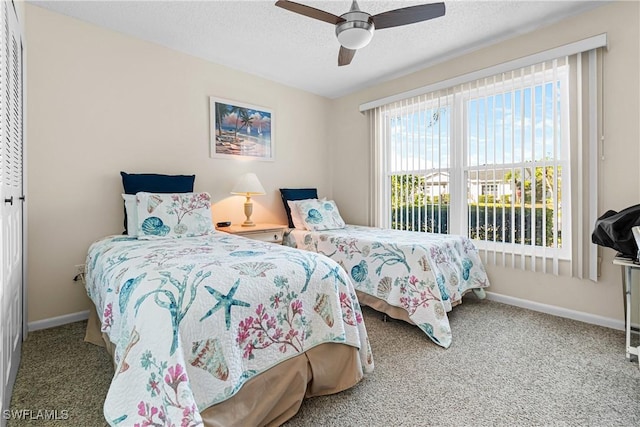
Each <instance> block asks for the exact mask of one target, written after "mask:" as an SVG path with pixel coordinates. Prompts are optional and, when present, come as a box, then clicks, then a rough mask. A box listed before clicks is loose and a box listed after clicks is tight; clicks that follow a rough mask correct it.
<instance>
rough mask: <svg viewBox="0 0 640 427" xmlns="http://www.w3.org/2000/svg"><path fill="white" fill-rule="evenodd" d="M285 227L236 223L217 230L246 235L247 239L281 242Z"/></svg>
mask: <svg viewBox="0 0 640 427" xmlns="http://www.w3.org/2000/svg"><path fill="white" fill-rule="evenodd" d="M286 229H287V226H286V225H281V224H256V225H255V226H254V227H243V226H241V225H237V224H236V225H230V226H229V227H222V228H218V229H217V230H218V231H223V232H225V233H229V234H235V235H236V236H242V237H246V238H247V239H254V240H260V241H262V242H270V243H278V244H282V237H283V235H284V231H285V230H286Z"/></svg>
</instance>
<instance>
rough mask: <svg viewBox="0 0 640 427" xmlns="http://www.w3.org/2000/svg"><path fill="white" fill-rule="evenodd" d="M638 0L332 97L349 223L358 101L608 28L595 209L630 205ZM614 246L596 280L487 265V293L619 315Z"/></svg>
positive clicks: (361, 129)
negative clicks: (600, 188)
mask: <svg viewBox="0 0 640 427" xmlns="http://www.w3.org/2000/svg"><path fill="white" fill-rule="evenodd" d="M639 6H640V4H639V3H638V2H617V3H613V4H611V5H606V6H602V7H600V8H597V9H595V10H593V11H591V12H587V13H585V14H583V15H580V16H577V17H573V18H570V19H568V20H565V21H563V22H561V23H558V24H555V25H553V26H549V27H546V28H543V29H541V30H538V31H535V32H533V33H530V34H526V35H523V36H520V37H516V38H514V39H511V40H508V41H506V42H502V43H499V44H497V45H494V46H491V47H488V48H485V49H482V50H479V51H476V52H473V53H471V54H468V55H464V56H462V57H459V58H456V59H453V60H451V61H448V62H446V63H442V64H438V65H436V66H433V67H430V68H426V69H424V70H421V71H419V72H416V73H414V74H411V75H408V76H406V77H402V78H399V79H396V80H393V81H390V82H387V83H385V84H382V85H379V86H376V87H373V88H370V89H367V90H363V91H360V92H358V93H355V94H352V95H350V96H347V97H344V98H341V99H338V100H335V101H334V102H333V104H332V107H331V112H330V120H331V123H332V126H331V129H330V135H329V136H330V139H329V140H330V141H331V142H332V147H331V154H332V155H331V158H332V162H333V173H332V178H333V189H334V191H333V197H334V199H335V200H336V201H337V204H338V206H340V212H341V214H342V215H343V216H344V217H345V220H346V221H347V222H348V223H355V224H367V223H368V217H367V209H366V207H367V206H368V203H369V193H370V187H369V181H370V179H369V174H370V170H369V167H368V165H367V163H366V162H354V161H352V159H354V158H359V157H365V158H368V156H369V154H370V151H369V139H368V128H367V119H366V118H365V116H364V115H362V114H360V113H359V112H358V106H359V105H360V104H362V103H364V102H368V101H372V100H375V99H379V98H383V97H385V96H390V95H393V94H396V93H400V92H404V91H407V90H411V89H415V88H418V87H421V86H425V85H427V84H430V83H435V82H438V81H441V80H444V79H447V78H450V77H454V76H458V75H461V74H465V73H469V72H472V71H475V70H479V69H482V68H485V67H488V66H491V65H494V64H497V63H501V62H505V61H508V60H511V59H516V58H519V57H522V56H525V55H529V54H533V53H536V52H540V51H542V50H545V49H549V48H553V47H557V46H560V45H562V44H566V43H570V42H574V41H577V40H580V39H583V38H587V37H590V36H594V35H597V34H601V33H605V32H606V33H607V35H608V40H609V50H608V52H607V54H606V57H605V62H606V70H605V79H604V90H605V105H604V111H605V114H606V149H605V154H606V159H605V160H604V161H603V162H601V163H600V167H601V171H602V174H601V179H602V185H603V188H604V191H603V194H602V197H601V202H600V212H604V211H605V210H607V209H614V210H620V209H622V208H625V207H627V206H629V205H632V204H636V203H638V201H639V195H640V172H639V171H640V168H639V167H638V161H639V159H640V149H639V147H640V131H639V123H640V105H639V102H640V84H639V80H640V67H639V56H640V45H639V43H640V42H639V40H640V7H639ZM613 255H614V251H613V250H611V249H605V250H604V251H603V261H602V278H601V280H600V282H599V283H593V282H590V281H588V280H578V279H570V278H566V277H554V276H552V275H542V274H539V273H538V274H536V273H531V272H523V271H520V270H514V269H511V268H501V267H496V266H488V272H489V277H490V280H491V283H492V286H491V288H490V291H492V292H495V293H498V294H502V295H506V296H511V297H517V298H522V299H526V300H530V301H534V302H538V303H542V304H550V305H555V306H559V307H563V308H566V309H570V310H577V311H581V312H586V313H589V314H593V315H597V316H604V317H607V318H614V319H619V320H622V318H623V306H622V291H621V282H620V281H621V275H620V270H619V268H617V267H614V266H612V264H611V260H612V258H613Z"/></svg>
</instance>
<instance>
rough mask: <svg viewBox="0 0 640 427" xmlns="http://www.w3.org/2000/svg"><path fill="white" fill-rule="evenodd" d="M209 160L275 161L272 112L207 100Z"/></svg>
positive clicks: (261, 108) (213, 98) (251, 106)
mask: <svg viewBox="0 0 640 427" xmlns="http://www.w3.org/2000/svg"><path fill="white" fill-rule="evenodd" d="M209 105H210V114H211V142H210V144H211V157H217V158H228V159H230V158H246V159H256V160H274V139H273V111H271V110H270V109H268V108H265V107H259V106H256V105H249V104H245V103H241V102H237V101H231V100H228V99H222V98H216V97H213V96H211V97H209Z"/></svg>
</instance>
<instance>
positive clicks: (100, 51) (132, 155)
mask: <svg viewBox="0 0 640 427" xmlns="http://www.w3.org/2000/svg"><path fill="white" fill-rule="evenodd" d="M26 42H27V46H28V49H27V61H28V68H27V88H28V92H27V134H28V145H27V152H26V155H27V158H28V164H27V185H28V187H27V197H28V203H29V205H28V216H27V221H28V237H27V238H28V283H27V295H28V320H29V321H30V322H33V321H37V320H41V319H47V318H51V317H55V316H60V315H65V314H70V313H75V312H79V311H83V310H86V309H88V308H89V300H88V298H87V297H86V296H85V290H84V288H83V287H82V285H81V284H79V283H74V282H73V281H72V280H71V279H72V277H73V274H74V265H76V264H83V263H84V260H85V256H86V253H87V248H88V247H89V245H90V244H91V242H92V241H94V240H95V239H98V238H100V237H101V236H105V235H108V234H118V233H120V232H122V220H123V218H122V217H123V213H122V200H121V198H120V194H121V192H122V183H121V179H120V175H119V172H120V171H121V170H124V171H128V172H132V173H133V172H140V173H141V172H155V173H169V174H191V173H195V174H196V181H195V190H196V191H208V192H210V193H211V195H212V197H213V200H214V202H217V203H216V206H215V207H214V220H216V221H220V220H225V219H230V220H232V221H234V222H238V221H241V220H244V216H243V215H242V211H243V208H242V203H243V202H244V199H243V198H242V197H239V196H231V195H230V194H229V191H230V190H231V187H232V186H233V184H234V181H235V179H236V178H237V177H238V176H240V175H241V174H242V173H244V172H248V171H252V172H255V173H256V174H257V175H258V177H259V178H260V181H261V182H262V184H263V186H264V187H265V189H266V190H267V192H268V194H267V195H265V196H259V197H255V198H254V199H253V200H254V214H253V217H252V219H254V220H256V221H261V222H278V223H284V222H285V214H284V209H283V207H282V202H281V201H280V198H279V192H278V188H280V187H288V186H292V187H293V186H317V187H318V189H319V191H320V192H321V193H322V194H325V195H329V194H330V184H331V183H330V177H329V176H328V174H327V172H326V170H325V166H326V164H327V163H328V148H327V143H326V141H327V136H326V134H325V128H326V123H327V121H328V120H327V114H328V106H329V100H327V99H325V98H322V97H319V96H315V95H312V94H309V93H306V92H303V91H300V90H296V89H292V88H290V87H287V86H283V85H280V84H276V83H273V82H271V81H267V80H264V79H261V78H258V77H255V76H252V75H249V74H245V73H240V72H236V71H234V70H231V69H229V68H225V67H223V66H220V65H216V64H212V63H208V62H205V61H202V60H199V59H197V58H194V57H192V56H188V55H184V54H181V53H178V52H176V51H172V50H170V49H167V48H164V47H161V46H158V45H155V44H152V43H148V42H144V41H141V40H138V39H134V38H131V37H128V36H125V35H122V34H119V33H115V32H112V31H108V30H104V29H100V28H98V27H96V26H92V25H89V24H86V23H83V22H81V21H78V20H74V19H71V18H68V17H65V16H63V15H59V14H55V13H52V12H49V11H46V10H44V9H41V8H38V7H35V6H32V5H27V6H26ZM210 95H215V96H219V97H223V98H228V99H232V100H238V101H244V102H247V103H251V104H254V105H261V106H265V107H269V108H271V109H273V110H274V112H275V126H274V127H275V139H276V140H275V148H276V150H275V157H276V160H275V161H274V162H264V161H252V162H243V161H237V160H229V159H212V158H210V157H209V145H208V144H209V103H208V102H209V100H208V96H210Z"/></svg>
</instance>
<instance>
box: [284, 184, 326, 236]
mask: <svg viewBox="0 0 640 427" xmlns="http://www.w3.org/2000/svg"><path fill="white" fill-rule="evenodd" d="M280 196H281V197H282V203H284V210H285V212H286V213H287V219H288V220H289V227H291V228H293V220H292V219H291V209H289V204H288V203H287V201H289V200H305V199H317V198H318V189H317V188H281V189H280Z"/></svg>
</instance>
